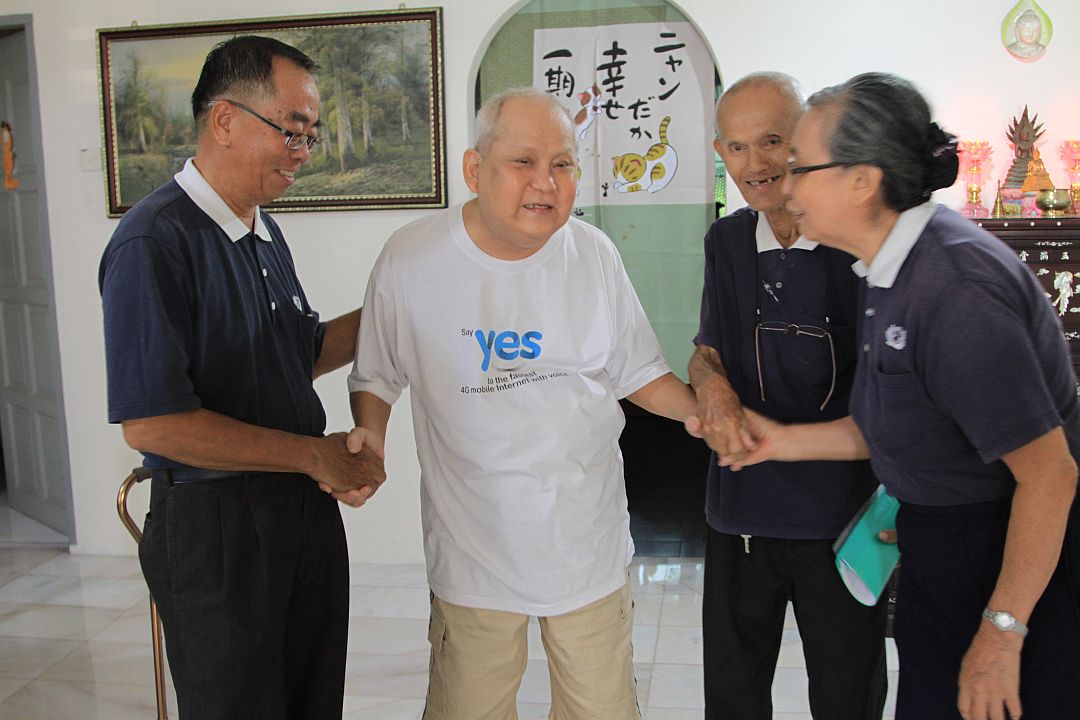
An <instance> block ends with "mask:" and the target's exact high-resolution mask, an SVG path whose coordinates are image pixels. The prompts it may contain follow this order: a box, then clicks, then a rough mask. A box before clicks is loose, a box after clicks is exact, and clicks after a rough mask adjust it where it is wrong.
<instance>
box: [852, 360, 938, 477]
mask: <svg viewBox="0 0 1080 720" xmlns="http://www.w3.org/2000/svg"><path fill="white" fill-rule="evenodd" d="M872 382H873V388H872V390H871V392H873V393H874V400H875V402H874V407H873V409H872V411H871V414H870V418H871V419H870V424H871V430H870V432H868V436H867V439H868V441H869V442H870V443H871V445H872V446H874V447H875V448H877V449H878V450H880V451H881V452H883V453H884V454H885V455H887V456H893V457H895V456H897V455H901V454H902V456H903V457H902V459H903V463H902V464H904V465H908V466H913V467H914V468H918V467H927V468H933V467H934V466H935V464H936V463H935V458H936V456H937V452H938V448H939V447H940V446H941V445H940V444H941V442H942V441H943V440H944V439H945V438H947V437H949V436H951V435H953V434H954V433H955V432H956V431H957V428H956V425H955V424H954V423H953V422H952V421H951V420H950V419H949V418H948V417H947V416H946V415H945V414H944V413H943V412H942V411H941V409H940V408H938V406H937V405H936V404H935V403H934V402H933V400H932V399H931V397H930V396H929V394H928V393H927V391H926V387H925V385H924V384H923V382H922V378H920V377H919V376H918V375H917V374H915V373H913V372H900V373H888V372H883V371H882V370H880V369H875V370H874V372H873V380H872Z"/></svg>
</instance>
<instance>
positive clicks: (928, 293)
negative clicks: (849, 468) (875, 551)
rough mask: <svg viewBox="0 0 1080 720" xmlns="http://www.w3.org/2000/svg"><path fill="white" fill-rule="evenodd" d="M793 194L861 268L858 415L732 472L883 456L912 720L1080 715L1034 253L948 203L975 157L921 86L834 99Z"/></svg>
mask: <svg viewBox="0 0 1080 720" xmlns="http://www.w3.org/2000/svg"><path fill="white" fill-rule="evenodd" d="M809 106H810V109H809V110H808V111H807V112H806V114H805V115H803V117H802V119H801V120H800V121H799V124H798V126H797V127H796V130H795V133H794V137H793V140H792V153H793V158H792V160H791V161H790V163H789V168H788V176H787V178H786V180H785V181H784V182H785V186H784V190H785V195H786V197H787V198H788V208H789V210H790V211H791V212H792V214H793V216H794V217H795V220H796V222H797V223H798V224H799V229H800V231H801V232H802V233H803V234H804V235H805V236H807V237H808V238H811V239H813V240H817V241H819V242H821V243H822V244H824V245H829V246H832V247H836V248H838V249H840V250H844V251H847V252H848V253H851V254H852V255H854V256H856V257H857V258H858V259H859V262H858V263H856V266H855V267H856V272H859V274H861V275H863V276H864V278H865V283H864V286H863V288H862V297H863V308H864V311H863V313H862V317H861V318H860V324H861V325H860V328H859V340H858V342H859V348H860V352H859V356H860V357H859V366H858V370H857V372H856V377H855V384H854V387H853V388H852V397H851V404H850V411H851V415H850V416H849V417H846V418H843V419H841V420H836V421H833V422H831V423H821V424H812V425H780V424H778V423H775V422H774V421H771V420H768V419H765V418H762V417H760V416H756V415H755V416H752V421H751V422H752V431H753V433H754V435H755V438H756V443H755V447H754V449H753V450H752V451H751V453H750V454H749V455H747V456H746V457H743V458H731V457H729V458H721V462H722V463H727V464H730V465H731V466H732V467H740V466H742V465H746V464H750V463H753V462H759V461H761V460H805V459H833V460H848V459H856V458H860V457H867V456H869V457H870V460H871V463H872V465H873V468H874V471H875V473H876V474H877V477H878V478H879V479H880V480H881V482H882V483H884V485H885V487H886V489H888V491H889V492H890V494H892V495H893V496H895V497H896V498H898V499H899V501H900V511H899V514H898V517H897V533H898V538H899V543H900V552H901V557H902V562H901V571H900V573H901V574H900V579H899V596H898V598H897V609H896V623H895V635H896V644H897V648H898V650H899V654H900V682H899V688H898V692H897V708H896V718H897V720H916V719H917V720H937V719H938V718H941V719H945V718H949V719H955V718H957V717H963V718H964V719H965V720H984V719H992V720H1000V719H1003V718H1006V717H1012V718H1013V719H1014V720H1015V719H1016V718H1019V717H1020V716H1021V712H1023V717H1024V720H1039V719H1040V718H1046V719H1050V718H1053V719H1054V720H1057V719H1058V718H1077V717H1080V600H1078V598H1080V512H1078V510H1077V504H1076V502H1075V501H1074V498H1075V494H1076V477H1077V465H1076V462H1075V461H1074V457H1076V456H1077V453H1078V452H1080V411H1078V403H1077V387H1076V376H1075V374H1074V372H1073V368H1072V363H1071V359H1070V355H1069V349H1068V346H1067V345H1066V343H1065V340H1064V338H1063V335H1062V327H1061V324H1060V322H1059V321H1058V319H1057V316H1056V315H1055V314H1054V312H1053V311H1052V309H1051V307H1050V304H1049V303H1048V302H1047V300H1046V296H1045V294H1044V293H1043V289H1042V288H1041V287H1040V285H1039V283H1038V281H1037V280H1036V279H1035V277H1034V276H1033V275H1032V274H1031V273H1030V272H1029V271H1028V270H1027V268H1025V267H1024V266H1023V265H1022V264H1021V263H1020V261H1019V260H1018V259H1017V257H1016V255H1015V254H1014V253H1013V252H1012V251H1011V250H1009V248H1008V247H1006V246H1005V245H1004V244H1003V243H1001V242H1000V241H998V240H997V239H995V238H994V237H993V236H991V235H990V234H989V233H986V232H984V231H983V230H982V229H981V228H978V227H977V226H976V225H975V224H974V223H972V222H971V221H970V220H967V219H965V218H963V217H961V216H960V215H959V214H957V213H955V212H953V211H952V210H949V209H947V208H944V207H941V206H936V205H934V204H933V203H932V202H930V195H931V193H932V192H933V191H934V190H936V189H939V188H943V187H947V186H949V185H951V184H952V183H953V181H954V180H955V179H956V174H957V157H956V140H955V138H954V137H953V136H951V135H949V134H948V133H945V132H944V131H942V130H941V129H940V128H939V127H938V126H937V125H936V124H935V123H933V122H931V118H930V110H929V107H928V105H927V103H926V100H925V99H924V98H923V97H922V95H920V94H919V92H918V91H917V90H916V89H915V88H914V87H913V86H912V85H911V84H910V83H909V82H907V81H906V80H903V79H901V78H898V77H895V76H891V75H885V74H879V73H868V74H864V75H859V76H857V77H854V78H852V79H851V80H849V81H847V82H846V83H843V84H842V85H838V86H835V87H831V88H828V89H826V90H822V91H821V92H818V93H817V94H815V95H813V96H812V97H811V98H810V100H809Z"/></svg>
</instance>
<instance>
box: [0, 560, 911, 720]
mask: <svg viewBox="0 0 1080 720" xmlns="http://www.w3.org/2000/svg"><path fill="white" fill-rule="evenodd" d="M631 578H632V583H633V591H634V597H635V600H636V604H637V622H636V625H635V628H634V658H635V662H636V666H637V677H638V695H639V699H640V702H641V707H642V709H643V712H644V715H645V720H700V718H701V717H702V710H701V708H702V699H701V685H702V673H701V631H700V612H701V595H700V591H701V580H702V577H701V563H700V561H695V560H693V559H689V558H682V559H677V560H674V561H672V562H667V561H664V560H656V559H649V558H642V559H640V560H637V561H635V562H634V564H633V565H632V566H631ZM352 586H353V587H352V608H351V613H350V614H351V615H352V619H351V621H350V628H349V658H348V665H347V667H346V682H345V692H346V698H345V713H344V717H345V718H348V719H349V720H417V719H418V718H419V717H420V713H421V711H422V709H423V704H424V701H423V697H424V690H425V687H426V683H427V677H426V676H427V641H426V630H427V612H428V591H427V584H426V581H425V577H424V570H423V567H422V566H420V565H361V564H354V565H353V566H352ZM538 628H539V626H537V625H535V624H533V625H532V626H531V627H530V633H531V634H530V645H529V647H530V651H529V663H528V669H527V670H526V673H525V679H524V681H523V683H522V686H521V692H520V694H519V696H518V700H519V703H520V704H519V708H520V715H521V718H522V720H527V719H537V720H539V719H541V718H546V717H547V704H546V703H547V697H548V679H547V670H546V662H545V660H544V657H543V649H542V647H541V645H540V638H539V630H538ZM779 665H780V666H779V667H778V668H777V672H776V682H775V685H774V690H773V697H774V705H775V709H776V714H775V716H774V717H775V718H776V719H777V720H810V715H809V710H808V707H807V702H806V673H805V670H804V663H803V659H802V652H801V646H800V643H799V637H798V631H797V630H796V629H795V627H794V621H793V619H792V618H791V617H790V613H789V629H787V630H785V632H784V646H783V648H782V650H781V653H780V663H779ZM889 668H890V673H889V681H890V685H893V684H895V679H896V655H895V648H894V647H893V646H892V643H891V641H890V643H889ZM153 684H154V675H153V665H152V659H151V652H150V632H149V603H148V602H147V600H146V589H145V586H144V585H143V581H142V577H141V575H140V573H139V568H138V564H137V562H136V560H135V559H134V558H112V557H99V556H72V555H68V554H67V553H66V552H62V551H58V550H55V549H41V548H22V549H17V548H0V720H44V719H46V718H47V719H48V720H146V719H148V718H153V717H154V716H155V715H154V687H153ZM892 697H893V696H892V692H891V689H890V699H889V704H888V707H887V708H886V713H887V716H886V717H891V713H892V712H893V710H892V708H893V700H892ZM169 702H170V703H171V704H170V710H171V717H173V718H176V704H175V700H174V699H173V698H172V697H171V695H170V701H169Z"/></svg>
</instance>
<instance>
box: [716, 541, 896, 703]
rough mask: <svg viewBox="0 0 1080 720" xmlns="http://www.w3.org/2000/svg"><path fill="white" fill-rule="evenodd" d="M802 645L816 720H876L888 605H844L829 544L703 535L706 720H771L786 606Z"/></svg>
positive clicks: (848, 601)
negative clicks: (745, 540) (747, 541)
mask: <svg viewBox="0 0 1080 720" xmlns="http://www.w3.org/2000/svg"><path fill="white" fill-rule="evenodd" d="M789 598H790V599H791V601H792V604H793V606H794V610H795V619H796V620H797V622H798V625H799V634H800V635H801V636H802V644H803V653H804V655H805V657H806V672H807V675H808V676H809V680H810V712H811V714H812V715H813V717H814V718H815V719H816V720H880V718H881V714H882V710H883V708H884V706H885V694H886V688H887V680H886V677H885V611H886V602H884V601H882V602H880V603H878V605H877V606H875V607H872V608H869V607H865V606H863V605H860V604H859V603H858V602H856V601H855V599H854V598H852V597H851V594H850V593H849V592H848V591H847V588H845V587H844V584H843V582H842V581H841V580H840V576H839V574H838V573H837V571H836V566H835V558H834V555H833V552H832V542H831V541H829V540H782V539H776V538H759V537H756V536H755V537H754V538H752V539H751V540H750V553H749V554H747V553H746V550H745V546H744V543H743V539H742V538H741V537H740V536H738V535H727V534H724V533H719V532H716V531H715V530H713V529H712V528H709V534H708V538H707V540H706V546H705V592H704V597H703V604H702V631H703V645H704V661H705V668H704V670H705V717H706V720H772V717H773V708H772V683H773V674H774V672H775V670H776V659H777V656H778V655H779V652H780V642H781V638H782V635H783V629H784V614H785V611H786V608H787V603H788V599H789Z"/></svg>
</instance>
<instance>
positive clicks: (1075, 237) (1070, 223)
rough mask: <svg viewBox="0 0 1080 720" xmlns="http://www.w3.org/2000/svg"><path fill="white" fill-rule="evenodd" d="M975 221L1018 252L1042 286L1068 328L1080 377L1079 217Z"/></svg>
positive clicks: (1070, 345)
mask: <svg viewBox="0 0 1080 720" xmlns="http://www.w3.org/2000/svg"><path fill="white" fill-rule="evenodd" d="M973 222H975V223H977V224H978V225H979V226H980V227H982V228H984V229H986V230H989V231H990V232H991V233H993V234H994V235H996V236H997V237H999V238H1001V239H1002V240H1004V241H1005V243H1006V244H1007V245H1008V246H1009V247H1011V248H1012V249H1013V250H1015V251H1016V254H1017V255H1019V256H1020V259H1021V260H1022V261H1023V262H1024V264H1025V265H1027V266H1028V267H1029V268H1031V271H1032V272H1033V273H1035V276H1036V277H1037V278H1038V279H1039V282H1041V283H1042V286H1043V290H1044V291H1045V292H1046V294H1047V296H1048V299H1049V302H1050V303H1051V304H1052V305H1053V306H1054V310H1055V312H1057V314H1058V316H1059V317H1061V321H1062V324H1063V325H1064V326H1065V338H1066V339H1067V340H1068V341H1069V347H1070V349H1071V350H1072V357H1073V367H1075V368H1077V372H1078V374H1080V217H1062V218H1033V219H1024V218H1010V219H1004V218H1001V219H989V218H981V219H976V220H974V221H973Z"/></svg>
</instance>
